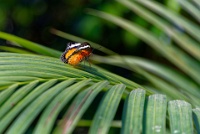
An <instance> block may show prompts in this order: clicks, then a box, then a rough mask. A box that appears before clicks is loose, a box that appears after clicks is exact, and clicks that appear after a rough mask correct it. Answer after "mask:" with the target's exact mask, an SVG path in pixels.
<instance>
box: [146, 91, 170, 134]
mask: <svg viewBox="0 0 200 134" xmlns="http://www.w3.org/2000/svg"><path fill="white" fill-rule="evenodd" d="M166 109H167V99H166V96H165V95H161V94H155V95H151V96H149V98H148V103H147V109H146V110H145V119H146V120H145V121H144V122H145V125H144V128H143V131H144V133H146V134H154V133H161V134H163V133H165V132H166V128H165V126H166Z"/></svg>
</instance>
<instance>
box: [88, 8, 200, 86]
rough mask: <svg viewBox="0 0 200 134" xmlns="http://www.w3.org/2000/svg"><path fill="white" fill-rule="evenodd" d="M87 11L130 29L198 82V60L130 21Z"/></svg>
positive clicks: (95, 11)
mask: <svg viewBox="0 0 200 134" xmlns="http://www.w3.org/2000/svg"><path fill="white" fill-rule="evenodd" d="M88 12H89V14H91V15H94V16H98V17H100V18H103V19H105V20H108V21H110V22H112V23H114V24H116V25H119V26H121V27H122V28H124V29H125V30H127V31H130V32H131V33H133V34H134V35H135V36H137V37H139V38H141V39H142V40H143V41H145V42H146V43H147V44H149V45H150V46H151V47H153V48H154V49H155V50H157V51H158V52H159V53H161V54H162V55H163V56H164V57H166V58H167V59H168V60H169V61H171V62H172V63H173V64H174V65H176V66H177V67H179V68H180V69H181V70H183V71H184V72H185V73H186V74H188V75H189V76H190V77H191V78H193V79H194V80H195V81H196V82H197V83H200V77H199V75H198V72H199V71H200V69H199V65H198V62H196V61H195V60H194V59H192V58H191V57H190V56H188V55H186V54H184V53H183V52H182V51H181V50H179V49H177V48H175V47H173V46H172V45H166V44H165V43H163V42H161V41H160V40H159V39H158V37H156V36H154V35H153V34H152V33H151V32H149V31H148V30H146V29H144V28H142V27H141V26H139V25H136V24H134V23H132V22H131V21H128V20H125V19H123V18H120V17H117V16H114V15H111V14H107V13H104V12H101V11H97V10H92V9H90V10H88ZM191 68H193V69H191Z"/></svg>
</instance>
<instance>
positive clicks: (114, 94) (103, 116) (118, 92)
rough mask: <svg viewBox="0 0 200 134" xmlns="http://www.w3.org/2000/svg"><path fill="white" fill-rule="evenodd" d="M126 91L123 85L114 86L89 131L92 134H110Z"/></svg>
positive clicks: (102, 102) (106, 96)
mask: <svg viewBox="0 0 200 134" xmlns="http://www.w3.org/2000/svg"><path fill="white" fill-rule="evenodd" d="M124 89H125V86H124V85H123V84H119V85H116V86H113V87H112V88H111V89H110V90H109V91H108V92H107V93H106V94H105V96H104V98H103V99H102V101H101V103H100V105H99V107H98V109H97V112H96V114H95V117H94V119H93V123H92V126H91V127H90V130H89V133H90V134H93V133H98V134H105V133H107V132H108V130H109V128H110V124H111V122H112V119H113V118H114V115H115V112H116V110H117V107H118V104H119V102H120V99H121V96H122V94H123V91H124Z"/></svg>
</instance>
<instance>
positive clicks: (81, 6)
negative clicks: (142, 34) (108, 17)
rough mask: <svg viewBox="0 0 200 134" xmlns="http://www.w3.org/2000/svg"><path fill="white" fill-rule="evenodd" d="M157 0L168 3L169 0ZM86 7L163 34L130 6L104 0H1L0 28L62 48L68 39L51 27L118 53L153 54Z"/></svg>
mask: <svg viewBox="0 0 200 134" xmlns="http://www.w3.org/2000/svg"><path fill="white" fill-rule="evenodd" d="M160 2H161V3H163V4H167V5H169V7H170V2H169V0H166V1H165V0H160ZM87 8H92V9H98V10H101V11H105V12H107V13H112V14H115V15H118V16H123V17H125V18H128V19H129V20H132V21H134V22H135V23H138V24H139V25H142V26H144V27H147V28H148V29H149V30H152V31H153V30H154V31H155V33H157V34H160V36H161V37H162V36H163V35H162V34H161V33H160V32H159V31H158V30H156V29H155V28H154V27H153V26H152V25H150V24H148V23H147V22H146V21H144V20H143V19H141V18H140V17H139V16H137V15H134V14H133V13H132V12H131V11H130V10H129V9H127V8H125V7H123V6H122V5H120V4H119V3H117V2H115V1H106V0H82V1H79V0H59V1H58V0H1V4H0V16H1V19H0V29H1V31H4V32H8V33H12V34H15V35H17V36H20V37H23V38H25V39H28V40H31V41H33V42H37V43H40V44H43V45H46V46H49V47H51V48H55V49H58V50H61V51H63V50H64V49H65V45H66V43H67V42H68V41H66V40H64V39H61V38H59V37H56V36H54V35H52V34H51V33H50V31H49V29H50V28H56V29H59V30H61V31H64V32H67V33H71V34H74V35H76V36H79V37H83V38H85V39H88V40H91V41H93V42H96V43H99V44H101V45H103V46H105V47H107V48H109V49H111V50H113V51H115V52H117V53H119V54H125V55H139V56H144V57H152V56H153V55H152V50H151V48H150V47H148V46H147V45H145V44H144V43H143V42H141V41H139V40H138V39H137V38H136V37H134V36H133V35H132V34H130V33H129V32H127V31H125V30H122V29H121V28H119V27H118V26H116V25H114V24H111V23H108V22H106V21H103V20H101V19H99V18H96V17H94V16H91V15H88V14H87V13H86V9H87ZM176 9H178V7H176ZM166 41H168V39H167V38H166ZM1 44H2V43H1Z"/></svg>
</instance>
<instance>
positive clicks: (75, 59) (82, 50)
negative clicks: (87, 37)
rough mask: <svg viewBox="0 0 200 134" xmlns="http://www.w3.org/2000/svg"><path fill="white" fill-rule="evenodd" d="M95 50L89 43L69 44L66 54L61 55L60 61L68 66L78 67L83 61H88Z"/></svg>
mask: <svg viewBox="0 0 200 134" xmlns="http://www.w3.org/2000/svg"><path fill="white" fill-rule="evenodd" d="M92 51H93V48H92V47H91V46H90V44H89V43H87V42H83V43H72V42H70V43H68V44H67V48H66V50H65V52H63V54H62V55H61V57H60V59H61V60H62V61H63V62H64V63H67V64H70V65H73V66H76V65H78V64H79V63H80V62H81V61H83V60H88V58H89V56H90V55H91V54H92Z"/></svg>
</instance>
